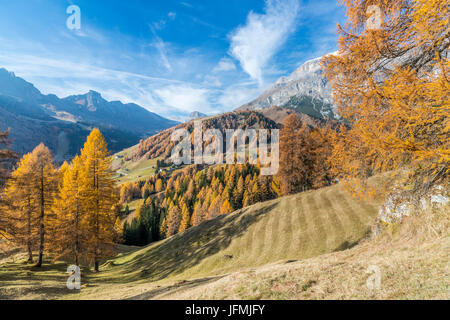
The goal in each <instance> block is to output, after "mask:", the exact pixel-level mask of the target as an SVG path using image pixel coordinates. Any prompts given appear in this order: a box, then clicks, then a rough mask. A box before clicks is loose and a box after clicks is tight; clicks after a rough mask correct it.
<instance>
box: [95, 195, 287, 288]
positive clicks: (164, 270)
mask: <svg viewBox="0 0 450 320" xmlns="http://www.w3.org/2000/svg"><path fill="white" fill-rule="evenodd" d="M277 205H278V203H272V204H270V205H265V206H264V207H263V208H261V209H257V210H254V209H253V210H251V211H250V209H249V208H244V209H241V210H239V211H238V212H236V213H234V214H231V215H223V216H219V217H217V218H216V219H214V220H209V221H206V222H204V223H202V224H200V225H199V226H196V227H192V228H189V229H187V230H186V231H184V232H182V233H180V234H177V235H175V236H173V237H171V238H169V239H167V240H165V241H163V242H161V244H159V245H158V244H157V245H156V246H153V247H151V248H149V249H148V250H147V251H145V252H144V253H142V254H139V255H137V256H136V257H134V258H133V260H132V261H129V262H125V263H124V264H123V265H120V264H115V263H112V264H111V268H110V269H109V270H110V271H114V268H120V274H121V275H123V276H121V277H110V278H107V277H104V278H102V280H101V281H102V282H106V283H125V282H129V281H138V280H150V281H158V280H162V279H164V278H166V277H168V276H173V275H176V274H180V273H182V272H183V271H185V270H187V269H190V268H192V267H194V266H196V265H198V264H199V263H201V262H202V261H203V260H204V259H206V258H208V257H210V256H212V255H214V254H216V253H217V252H219V251H222V250H224V249H226V248H227V247H228V246H229V245H230V243H231V241H232V240H233V239H235V238H238V237H240V236H242V235H243V234H244V233H245V231H246V230H247V229H248V228H249V227H250V226H251V225H252V224H254V223H256V222H257V221H258V220H259V219H261V218H262V216H263V215H264V214H266V213H268V212H270V211H271V210H273V209H274V207H276V206H277ZM224 258H225V257H224ZM136 271H138V272H136ZM127 275H128V276H127Z"/></svg>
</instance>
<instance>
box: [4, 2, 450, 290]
mask: <svg viewBox="0 0 450 320" xmlns="http://www.w3.org/2000/svg"><path fill="white" fill-rule="evenodd" d="M341 4H342V5H343V6H344V8H345V9H346V19H347V22H346V24H345V25H338V26H337V34H338V39H337V41H338V47H339V50H338V51H337V52H335V53H333V54H329V55H326V56H324V57H323V58H322V59H321V68H322V69H320V74H322V72H323V75H324V76H326V78H327V81H329V84H330V88H331V90H332V95H333V110H334V108H335V109H336V111H337V112H338V114H339V117H333V118H332V119H327V118H314V116H313V115H306V114H302V113H301V112H299V109H298V108H282V107H279V106H272V107H270V108H266V109H264V110H240V111H235V112H229V113H224V114H220V115H216V116H209V117H204V118H201V119H200V120H193V121H188V122H185V123H182V124H179V125H177V126H175V127H172V128H169V129H166V130H164V131H161V132H159V133H157V134H155V135H152V136H150V137H148V138H146V139H142V140H141V141H140V142H139V144H137V145H135V146H133V147H130V148H128V149H125V150H123V151H121V152H119V153H115V154H111V152H110V149H109V146H108V144H107V140H106V139H105V136H104V135H103V133H102V131H101V129H99V128H94V129H92V131H91V133H90V134H89V136H88V137H87V139H86V140H85V141H83V147H82V148H81V149H80V150H79V153H78V154H77V155H76V156H75V157H74V158H72V159H70V161H66V162H64V163H62V164H61V163H58V162H57V161H55V158H54V155H53V154H52V152H51V151H50V149H49V148H48V147H47V146H45V145H44V144H43V143H41V144H39V145H38V146H37V147H36V148H35V149H34V150H33V151H31V152H30V153H27V154H24V155H23V156H22V157H19V155H18V154H17V153H15V152H13V151H12V150H11V149H10V141H9V135H10V132H8V131H6V132H0V144H1V145H2V146H4V149H2V150H0V162H1V163H0V164H1V166H0V188H1V189H0V191H1V192H0V250H1V251H0V252H1V253H0V254H1V255H0V298H6V299H16V298H25V299H27V298H30V299H32V298H36V299H42V298H56V299H66V298H80V299H83V298H88V299H89V298H117V299H124V298H131V299H152V298H190V299H198V298H213V299H226V298H237V299H264V298H274V299H300V298H302V299H304V298H310V299H327V298H345V299H355V298H363V299H379V298H383V299H406V298H420V299H435V298H445V299H448V298H449V296H448V292H449V290H448V289H449V282H448V276H447V275H448V258H449V257H448V246H449V244H450V242H449V240H450V238H449V235H450V234H449V225H450V224H449V217H450V216H449V212H450V211H449V210H450V209H449V202H450V200H449V198H450V194H449V190H450V181H449V173H450V132H449V130H450V100H449V96H450V78H449V68H450V60H449V57H448V54H449V46H450V33H449V30H448V25H449V23H448V22H449V21H448V19H449V16H450V14H449V6H448V1H446V0H432V1H431V0H392V1H382V0H372V1H356V0H343V1H341ZM373 6H376V7H377V8H378V9H379V12H380V16H379V17H378V18H376V19H375V20H370V23H368V22H367V18H368V17H367V15H368V12H369V11H370V10H369V9H370V8H372V9H373ZM375 11H376V12H378V11H377V10H375ZM370 12H371V11H370ZM374 24H375V25H374ZM286 81H287V80H286ZM200 123H201V129H202V130H207V129H217V130H216V132H219V133H220V134H218V135H217V136H215V137H210V139H204V140H200V141H199V142H198V141H197V142H198V143H197V145H195V143H193V142H195V141H196V138H195V136H196V132H197V130H199V129H200V128H199V127H200V125H199V124H200ZM196 126H197V130H196ZM176 129H185V130H184V131H183V132H184V133H185V138H183V140H182V141H183V143H186V144H187V145H188V147H187V148H186V150H184V151H186V152H185V153H186V154H187V155H191V153H192V154H194V153H195V149H196V148H197V147H201V149H203V148H207V147H208V148H209V147H212V146H217V148H216V149H214V152H213V154H214V156H217V155H219V157H220V156H221V151H225V152H228V154H226V156H227V157H228V156H230V158H231V159H234V160H237V159H239V156H238V155H237V154H235V153H234V150H233V151H230V150H228V149H226V148H224V147H225V146H224V145H222V144H220V143H218V144H217V142H220V141H219V140H220V139H219V138H218V137H220V135H224V133H225V132H226V130H227V129H234V130H236V129H242V130H248V129H267V132H269V133H268V134H267V135H264V134H262V135H261V134H260V133H261V132H262V131H259V133H258V135H257V136H255V139H250V138H248V139H245V140H244V141H243V148H242V149H244V150H245V151H248V154H247V157H246V158H245V159H244V161H242V162H239V161H234V162H233V161H231V163H223V162H221V161H219V163H210V162H209V161H206V160H205V158H204V159H203V160H202V161H201V162H197V163H193V162H190V163H182V162H177V161H176V160H174V158H172V157H171V154H172V151H173V150H174V147H176V146H179V144H178V142H180V139H179V140H176V139H172V133H173V132H175V130H176ZM278 137H279V139H278ZM266 142H267V145H268V146H269V147H268V149H267V154H266V155H265V156H263V155H262V154H261V153H257V154H254V153H252V151H251V148H250V145H251V144H253V143H258V144H259V145H261V144H263V145H266ZM232 146H233V147H234V140H233V144H232ZM220 148H222V150H220ZM175 150H177V152H178V151H179V150H178V149H176V148H175ZM231 152H232V154H230V153H231ZM179 153H180V152H178V154H179ZM269 155H270V159H271V160H272V162H271V163H270V164H268V163H267V162H265V161H264V160H265V159H264V157H266V158H269ZM210 157H211V154H210ZM187 158H189V157H187ZM208 159H209V158H208ZM274 163H276V168H277V170H276V172H272V173H271V174H265V172H267V170H266V169H267V167H268V165H272V164H274ZM68 265H72V267H73V268H75V269H74V270H78V268H80V269H81V271H82V274H83V278H82V279H83V280H82V286H80V288H78V289H77V290H78V291H70V290H69V291H68V289H66V286H65V285H66V282H65V279H66V274H65V271H66V269H65V268H66V267H67V266H68Z"/></svg>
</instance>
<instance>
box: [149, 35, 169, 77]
mask: <svg viewBox="0 0 450 320" xmlns="http://www.w3.org/2000/svg"><path fill="white" fill-rule="evenodd" d="M151 30H152V33H153V36H154V37H155V42H154V44H153V45H154V46H155V47H156V49H157V50H158V52H159V56H160V57H161V62H162V64H163V65H164V67H166V69H167V70H168V71H172V65H171V64H170V63H169V59H167V50H166V44H165V43H164V41H163V40H162V39H161V38H160V37H159V36H158V35H157V34H156V32H155V29H154V28H151Z"/></svg>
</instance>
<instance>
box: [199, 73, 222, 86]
mask: <svg viewBox="0 0 450 320" xmlns="http://www.w3.org/2000/svg"><path fill="white" fill-rule="evenodd" d="M203 84H204V85H206V86H213V87H221V86H222V82H221V81H220V79H219V78H217V77H214V76H210V75H206V76H205V77H204V79H203Z"/></svg>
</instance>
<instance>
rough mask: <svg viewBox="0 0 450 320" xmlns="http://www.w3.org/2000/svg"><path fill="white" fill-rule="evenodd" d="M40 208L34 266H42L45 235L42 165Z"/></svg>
mask: <svg viewBox="0 0 450 320" xmlns="http://www.w3.org/2000/svg"><path fill="white" fill-rule="evenodd" d="M40 193H41V194H40V196H41V199H40V209H41V215H40V216H39V223H40V227H39V235H40V241H39V257H38V262H37V264H36V267H41V266H42V260H43V256H44V236H45V226H44V215H45V207H44V204H45V198H44V167H42V168H41V186H40Z"/></svg>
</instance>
